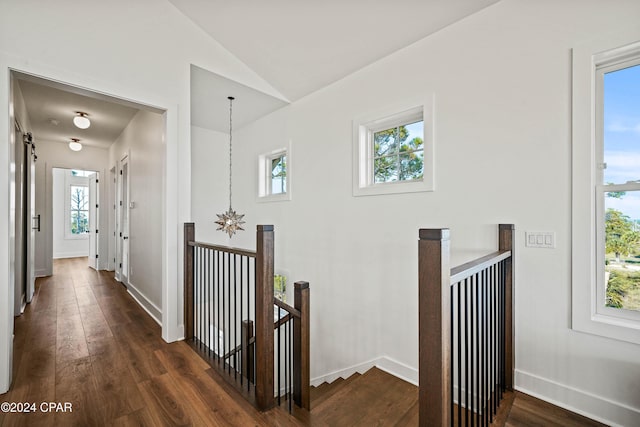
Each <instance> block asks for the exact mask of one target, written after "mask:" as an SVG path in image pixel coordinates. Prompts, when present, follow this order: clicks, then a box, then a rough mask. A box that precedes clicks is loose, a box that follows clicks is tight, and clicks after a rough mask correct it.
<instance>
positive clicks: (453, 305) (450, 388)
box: [449, 286, 455, 425]
mask: <svg viewBox="0 0 640 427" xmlns="http://www.w3.org/2000/svg"><path fill="white" fill-rule="evenodd" d="M453 296H454V292H453V286H449V301H451V302H450V306H449V325H451V328H449V343H450V344H451V347H453V345H454V343H455V341H454V339H453V319H454V317H453V311H454V310H453V308H454V307H455V304H454V298H453ZM453 354H454V353H453V348H452V349H451V353H450V354H449V372H450V375H449V395H450V396H449V398H450V399H449V400H450V405H449V410H450V411H451V424H452V425H453V415H454V409H453V408H454V406H453V396H454V394H453V384H454V379H453V378H454V376H453V373H454V369H453Z"/></svg>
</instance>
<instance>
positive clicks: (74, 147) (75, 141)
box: [69, 138, 82, 151]
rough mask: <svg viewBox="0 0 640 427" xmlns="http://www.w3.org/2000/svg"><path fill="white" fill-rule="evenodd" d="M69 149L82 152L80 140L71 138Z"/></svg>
mask: <svg viewBox="0 0 640 427" xmlns="http://www.w3.org/2000/svg"><path fill="white" fill-rule="evenodd" d="M69 148H70V149H71V150H73V151H80V150H82V144H80V140H79V139H78V138H71V142H70V143H69Z"/></svg>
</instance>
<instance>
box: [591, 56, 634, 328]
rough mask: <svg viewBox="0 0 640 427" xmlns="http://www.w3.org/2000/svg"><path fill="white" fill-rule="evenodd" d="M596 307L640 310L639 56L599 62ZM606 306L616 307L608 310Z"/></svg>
mask: <svg viewBox="0 0 640 427" xmlns="http://www.w3.org/2000/svg"><path fill="white" fill-rule="evenodd" d="M596 76H597V79H596V82H597V83H596V90H597V99H598V101H599V102H598V103H597V110H596V114H597V121H596V123H597V127H596V128H597V137H598V139H599V142H600V143H599V144H598V145H599V147H600V156H601V157H600V156H599V157H600V158H599V159H598V164H597V165H596V167H597V170H598V173H597V186H596V188H597V191H596V194H597V197H598V209H597V215H598V216H597V218H598V227H599V230H598V236H599V239H598V263H599V266H600V268H599V269H598V282H599V283H598V285H599V286H598V287H599V289H600V290H599V292H598V301H597V302H598V307H599V308H602V307H606V308H607V309H605V310H603V312H604V313H608V314H611V315H614V316H620V317H624V318H631V319H633V318H637V319H640V316H636V315H635V314H634V313H631V312H636V313H638V314H640V115H639V114H640V58H633V59H631V60H626V61H615V62H614V63H605V64H602V65H601V66H599V67H597V71H596ZM608 308H611V309H614V310H608Z"/></svg>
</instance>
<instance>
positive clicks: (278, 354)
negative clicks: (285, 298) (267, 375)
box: [275, 311, 282, 406]
mask: <svg viewBox="0 0 640 427" xmlns="http://www.w3.org/2000/svg"><path fill="white" fill-rule="evenodd" d="M278 320H280V312H279V311H278ZM280 328H281V325H280V324H279V323H278V327H277V328H276V330H277V331H278V350H277V352H275V353H276V354H277V359H276V360H277V361H278V406H280V404H281V402H280V394H281V393H280V390H281V388H280V377H281V376H282V371H281V366H280V365H281V362H282V358H281V357H280V348H281V347H280Z"/></svg>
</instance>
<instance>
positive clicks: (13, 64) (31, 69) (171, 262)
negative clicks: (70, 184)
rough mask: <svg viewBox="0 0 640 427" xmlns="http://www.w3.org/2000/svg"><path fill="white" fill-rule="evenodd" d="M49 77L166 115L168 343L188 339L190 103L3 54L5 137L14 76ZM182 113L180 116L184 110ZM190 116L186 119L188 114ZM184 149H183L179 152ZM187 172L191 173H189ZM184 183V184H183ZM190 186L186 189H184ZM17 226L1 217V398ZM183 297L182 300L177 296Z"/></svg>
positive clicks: (5, 156)
mask: <svg viewBox="0 0 640 427" xmlns="http://www.w3.org/2000/svg"><path fill="white" fill-rule="evenodd" d="M11 70H17V71H20V72H22V73H26V74H32V75H38V76H43V77H44V78H47V79H49V80H53V81H59V82H65V83H66V84H69V85H72V86H75V87H80V88H89V89H90V90H92V91H94V92H97V93H103V94H109V95H110V96H114V97H117V98H120V99H123V100H131V102H134V103H136V104H138V105H142V106H147V107H149V108H152V109H155V110H160V113H163V115H164V124H165V126H164V129H163V142H164V145H165V152H164V164H163V167H164V172H165V173H164V177H163V195H162V196H163V205H162V211H163V215H162V220H163V229H162V236H161V240H162V254H163V260H162V307H163V310H162V313H163V317H162V338H163V339H164V340H165V341H167V342H172V341H176V340H178V339H180V337H181V336H184V325H183V319H182V316H181V311H182V308H181V305H182V304H181V302H182V301H181V298H182V297H181V294H182V286H183V283H182V282H183V278H182V277H181V274H179V273H181V272H182V267H181V265H180V263H178V262H177V260H178V259H181V256H182V248H181V245H180V244H178V242H180V241H181V238H182V231H181V229H180V228H181V227H178V225H179V224H180V222H182V221H186V220H187V219H188V218H189V217H190V214H191V202H190V200H191V186H190V185H188V184H189V179H190V178H189V173H188V171H189V161H188V159H189V156H190V148H191V147H190V126H189V123H188V120H189V119H188V117H189V103H188V101H187V103H186V104H179V103H177V102H176V97H171V96H168V95H162V94H160V95H158V94H159V92H158V91H155V90H153V89H149V88H144V87H141V86H140V85H133V86H132V85H131V84H130V83H127V82H126V81H113V80H110V81H102V80H98V79H96V78H95V77H94V76H92V75H88V74H78V73H77V72H76V71H73V72H72V71H71V69H61V68H57V67H52V66H49V65H46V64H43V63H41V62H38V61H34V60H33V59H32V58H27V57H21V56H16V55H10V54H7V53H5V52H1V53H0V82H4V83H3V85H4V86H2V88H0V108H1V109H2V111H4V112H3V113H0V115H2V118H1V119H0V134H2V135H5V137H7V138H8V137H9V135H10V134H9V132H10V131H12V129H13V120H9V116H10V111H9V110H10V109H9V106H10V102H11V90H10V71H11ZM179 110H180V115H178V111H179ZM185 111H186V114H185ZM9 146H10V144H7V146H5V148H4V149H0V169H3V170H7V171H10V169H11V158H10V150H9ZM178 146H180V150H178ZM185 170H186V173H185ZM11 177H12V175H11V172H9V173H6V174H0V199H4V200H9V199H10V198H9V184H10V178H11ZM185 181H186V182H185ZM179 183H180V184H182V185H179ZM185 183H186V185H184V184H185ZM12 226H13V224H12V223H11V213H10V206H9V205H6V206H5V209H2V210H1V212H0V229H4V230H5V232H2V233H0V236H1V237H0V393H3V392H6V391H7V390H8V389H9V386H10V382H11V361H12V358H13V356H12V349H13V298H12V297H13V294H12V285H13V279H12V266H11V263H12V254H11V247H12V239H13V234H12ZM176 296H177V297H176Z"/></svg>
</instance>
